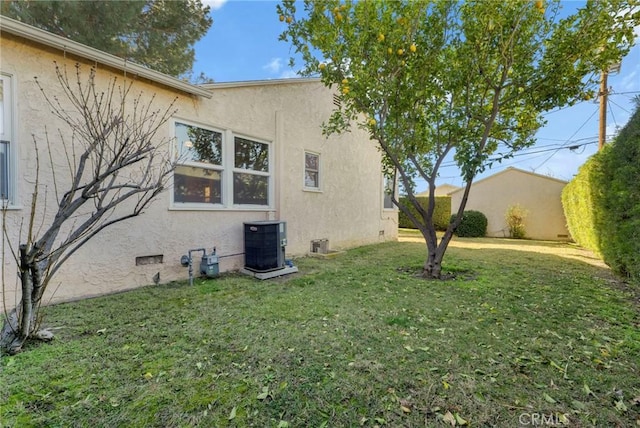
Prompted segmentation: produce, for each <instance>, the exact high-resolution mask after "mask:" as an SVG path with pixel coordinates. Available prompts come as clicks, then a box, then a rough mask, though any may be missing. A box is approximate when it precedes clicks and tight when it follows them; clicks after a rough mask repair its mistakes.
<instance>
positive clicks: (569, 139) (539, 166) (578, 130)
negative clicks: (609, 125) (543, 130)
mask: <svg viewBox="0 0 640 428" xmlns="http://www.w3.org/2000/svg"><path fill="white" fill-rule="evenodd" d="M598 110H599V109H596V110H594V112H593V113H592V114H591V116H589V117H588V118H587V120H585V121H584V123H583V124H582V125H580V127H579V128H578V129H576V131H575V132H574V133H573V134H571V137H569V138H568V139H567V141H566V142H565V143H564V144H563V145H562V146H561V147H559V148H558V149H556V151H555V152H553V153H551V155H549V157H548V158H546V159H545V160H544V161H543V162H542V163H541V164H540V165H538V166H537V167H535V168H533V171H534V172H535V171H536V170H538V169H539V168H541V167H542V166H543V165H544V164H545V163H547V162H549V160H550V159H551V158H552V157H553V156H554V155H555V154H556V153H558V152H559V151H560V150H561V149H562V148H564V146H566V144H567V143H569V142H570V141H571V139H572V138H573V137H575V136H576V134H577V133H578V132H580V130H581V129H582V128H584V127H585V126H586V124H587V123H589V121H590V120H591V119H592V118H593V116H595V114H596V113H597V112H598Z"/></svg>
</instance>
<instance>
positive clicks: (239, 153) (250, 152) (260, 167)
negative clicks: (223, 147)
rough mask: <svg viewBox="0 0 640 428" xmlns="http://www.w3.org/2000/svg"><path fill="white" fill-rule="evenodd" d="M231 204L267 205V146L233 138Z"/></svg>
mask: <svg viewBox="0 0 640 428" xmlns="http://www.w3.org/2000/svg"><path fill="white" fill-rule="evenodd" d="M233 203H234V204H236V205H269V145H268V144H266V143H260V142H258V141H252V140H248V139H246V138H241V137H235V138H234V171H233Z"/></svg>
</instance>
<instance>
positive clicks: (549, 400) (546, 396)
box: [542, 392, 556, 403]
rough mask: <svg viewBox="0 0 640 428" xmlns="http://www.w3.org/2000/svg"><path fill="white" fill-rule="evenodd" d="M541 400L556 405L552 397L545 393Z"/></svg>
mask: <svg viewBox="0 0 640 428" xmlns="http://www.w3.org/2000/svg"><path fill="white" fill-rule="evenodd" d="M542 398H544V400H545V401H547V402H549V403H556V400H554V399H553V397H551V396H550V395H549V394H547V393H546V392H545V393H543V394H542Z"/></svg>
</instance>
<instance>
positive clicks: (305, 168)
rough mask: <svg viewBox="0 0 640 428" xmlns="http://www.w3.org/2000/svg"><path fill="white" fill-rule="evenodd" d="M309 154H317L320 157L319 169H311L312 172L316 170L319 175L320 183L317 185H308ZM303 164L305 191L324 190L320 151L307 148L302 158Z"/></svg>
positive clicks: (303, 186) (303, 185)
mask: <svg viewBox="0 0 640 428" xmlns="http://www.w3.org/2000/svg"><path fill="white" fill-rule="evenodd" d="M307 155H311V156H316V157H317V158H318V169H317V170H311V169H310V171H312V172H315V173H316V174H317V175H318V179H317V181H318V185H317V186H315V187H314V186H308V185H307V169H308V168H307ZM302 166H303V173H302V188H303V190H305V191H308V192H322V175H323V174H322V157H321V156H320V153H318V152H314V151H311V150H305V151H304V153H303V158H302Z"/></svg>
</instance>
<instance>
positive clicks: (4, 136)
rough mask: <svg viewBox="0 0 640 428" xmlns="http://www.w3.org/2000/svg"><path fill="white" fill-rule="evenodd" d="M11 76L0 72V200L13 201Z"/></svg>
mask: <svg viewBox="0 0 640 428" xmlns="http://www.w3.org/2000/svg"><path fill="white" fill-rule="evenodd" d="M11 93H12V87H11V77H9V76H7V75H4V74H0V200H1V201H5V202H7V201H8V202H9V203H11V202H13V199H14V195H13V189H14V183H13V180H14V177H13V174H14V172H13V171H14V162H13V157H14V153H13V152H14V151H15V149H14V141H13V135H12V130H13V122H12V115H11V109H12V106H13V105H12V99H11Z"/></svg>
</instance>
